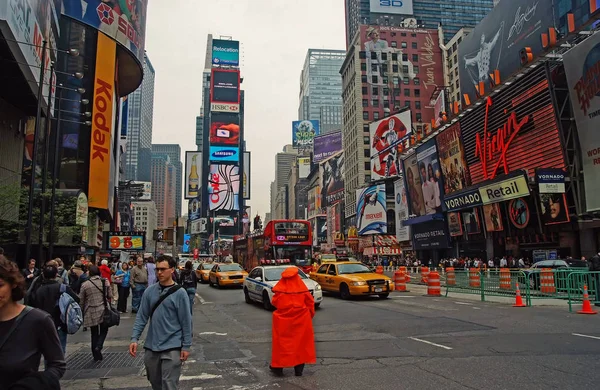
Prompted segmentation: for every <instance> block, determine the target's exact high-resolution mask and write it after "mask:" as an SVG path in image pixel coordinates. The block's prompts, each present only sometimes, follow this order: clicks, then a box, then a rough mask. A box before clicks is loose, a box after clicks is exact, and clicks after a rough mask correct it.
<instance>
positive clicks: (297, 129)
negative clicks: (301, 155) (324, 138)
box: [292, 120, 320, 150]
mask: <svg viewBox="0 0 600 390" xmlns="http://www.w3.org/2000/svg"><path fill="white" fill-rule="evenodd" d="M319 134H320V127H319V121H317V120H310V121H309V120H305V121H293V122H292V144H293V145H294V147H295V148H298V149H302V150H304V149H312V148H313V140H314V139H315V137H316V136H317V135H319Z"/></svg>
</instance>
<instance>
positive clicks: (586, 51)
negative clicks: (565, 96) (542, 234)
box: [564, 33, 600, 212]
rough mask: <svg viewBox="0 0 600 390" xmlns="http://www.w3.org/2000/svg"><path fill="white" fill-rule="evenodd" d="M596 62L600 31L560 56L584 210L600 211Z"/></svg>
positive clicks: (599, 102)
mask: <svg viewBox="0 0 600 390" xmlns="http://www.w3.org/2000/svg"><path fill="white" fill-rule="evenodd" d="M599 61H600V34H598V33H596V34H594V35H592V36H591V37H589V38H588V39H586V40H585V41H583V42H581V43H580V44H578V45H577V46H575V47H574V48H573V49H571V50H569V51H568V52H567V53H565V55H564V66H565V72H566V74H567V82H568V85H569V91H570V94H571V105H572V107H573V112H574V116H575V122H576V123H577V133H578V135H579V145H580V147H581V159H582V162H583V176H584V178H585V183H584V187H585V202H586V210H587V211H588V212H591V211H598V210H600V197H599V196H598V193H600V165H598V164H597V162H598V161H599V160H598V155H599V154H600V134H599V133H598V127H599V126H600V116H598V115H597V114H598V112H599V111H600V98H598V88H597V77H598V70H597V69H598V62H599Z"/></svg>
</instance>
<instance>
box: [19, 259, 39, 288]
mask: <svg viewBox="0 0 600 390" xmlns="http://www.w3.org/2000/svg"><path fill="white" fill-rule="evenodd" d="M21 273H22V274H23V277H24V278H25V291H27V290H29V287H31V283H32V282H33V280H34V279H35V278H37V277H38V276H40V270H39V268H37V267H36V266H35V259H29V263H28V264H27V268H25V269H23V271H21Z"/></svg>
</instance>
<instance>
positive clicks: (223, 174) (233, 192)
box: [208, 164, 240, 211]
mask: <svg viewBox="0 0 600 390" xmlns="http://www.w3.org/2000/svg"><path fill="white" fill-rule="evenodd" d="M208 205H209V206H208V207H209V209H210V211H214V210H227V211H232V210H236V211H237V210H239V209H240V168H239V167H238V166H235V165H223V164H211V165H210V171H209V173H208Z"/></svg>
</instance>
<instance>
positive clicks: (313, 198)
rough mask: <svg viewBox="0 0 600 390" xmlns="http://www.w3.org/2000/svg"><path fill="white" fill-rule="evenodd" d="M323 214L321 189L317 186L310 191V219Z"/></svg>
mask: <svg viewBox="0 0 600 390" xmlns="http://www.w3.org/2000/svg"><path fill="white" fill-rule="evenodd" d="M319 214H323V213H322V210H321V187H319V186H316V187H313V188H311V189H310V190H308V218H309V219H312V218H313V217H315V216H316V215H319Z"/></svg>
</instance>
